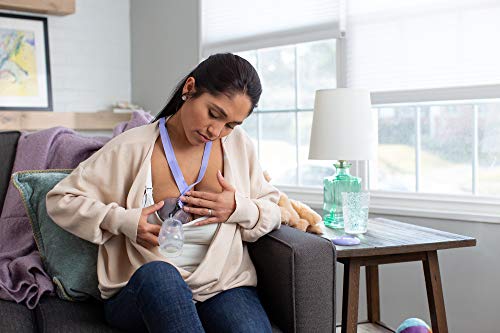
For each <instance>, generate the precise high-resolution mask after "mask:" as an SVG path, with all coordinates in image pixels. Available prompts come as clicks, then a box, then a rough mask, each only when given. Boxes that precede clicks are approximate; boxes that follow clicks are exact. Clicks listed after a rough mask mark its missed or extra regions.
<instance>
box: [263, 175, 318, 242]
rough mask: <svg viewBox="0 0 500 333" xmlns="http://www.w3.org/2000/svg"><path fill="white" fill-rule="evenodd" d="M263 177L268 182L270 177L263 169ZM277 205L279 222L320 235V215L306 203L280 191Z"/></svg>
mask: <svg viewBox="0 0 500 333" xmlns="http://www.w3.org/2000/svg"><path fill="white" fill-rule="evenodd" d="M264 178H265V179H266V180H267V181H268V182H269V181H270V180H271V177H270V176H269V174H268V172H267V171H264ZM278 206H279V207H280V210H281V223H282V224H286V225H289V226H291V227H293V228H297V229H299V230H302V231H306V232H310V233H313V234H318V235H321V234H322V233H323V232H322V231H321V226H320V224H321V221H322V218H321V216H320V215H319V214H318V213H316V212H315V211H314V210H312V209H311V207H309V206H307V205H306V204H304V203H302V202H300V201H297V200H293V199H289V198H288V196H287V195H286V194H285V193H283V192H280V199H279V201H278Z"/></svg>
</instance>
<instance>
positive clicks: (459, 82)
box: [345, 0, 500, 104]
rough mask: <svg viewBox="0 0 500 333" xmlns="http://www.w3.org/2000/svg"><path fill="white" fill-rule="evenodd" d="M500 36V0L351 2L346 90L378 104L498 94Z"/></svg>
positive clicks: (380, 0)
mask: <svg viewBox="0 0 500 333" xmlns="http://www.w3.org/2000/svg"><path fill="white" fill-rule="evenodd" d="M499 33H500V1H498V0H495V1H492V0H489V1H485V0H414V1H401V0H370V1H366V0H349V1H348V2H347V28H346V39H345V41H346V67H347V68H346V83H347V86H348V87H362V88H367V89H369V90H371V91H372V92H375V93H374V94H372V95H373V96H372V99H373V100H372V102H373V103H374V104H382V103H398V102H423V101H428V100H433V101H437V100H456V99H467V98H497V97H500V42H499V38H498V34H499ZM435 88H440V89H437V90H436V89H435Z"/></svg>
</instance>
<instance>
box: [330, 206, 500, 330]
mask: <svg viewBox="0 0 500 333" xmlns="http://www.w3.org/2000/svg"><path fill="white" fill-rule="evenodd" d="M385 217H386V218H390V219H395V220H399V221H403V222H408V223H414V224H417V225H421V226H424V227H429V228H434V229H439V230H444V231H448V232H452V233H457V234H462V235H466V236H470V237H474V238H476V239H477V246H476V247H468V248H460V249H448V250H440V251H438V258H439V264H440V271H441V280H442V284H443V293H444V301H445V307H446V314H447V318H448V329H449V332H453V333H471V332H474V333H496V332H499V328H498V320H499V311H500V287H499V282H498V281H500V265H499V264H498V262H499V259H500V243H499V241H498V239H499V235H500V225H498V224H491V223H479V222H465V221H451V220H441V219H424V218H412V217H404V216H385ZM337 268H338V270H337V322H340V320H341V318H342V317H341V313H342V311H341V310H342V276H343V265H342V264H338V265H337ZM379 271H380V273H379V274H380V299H381V317H382V321H383V322H385V323H386V324H388V325H389V326H390V327H392V328H394V329H395V328H396V327H397V326H398V325H399V324H400V323H401V321H403V320H404V319H406V318H410V317H418V318H421V319H423V320H425V321H426V322H427V323H429V324H430V317H429V310H428V305H427V295H426V289H425V280H424V274H423V268H422V264H421V263H418V262H412V263H399V264H389V265H381V266H380V267H379ZM364 274H365V272H364V269H362V271H361V281H360V286H361V288H360V315H359V319H360V320H366V318H367V317H366V289H365V275H364Z"/></svg>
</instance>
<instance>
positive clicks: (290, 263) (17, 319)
mask: <svg viewBox="0 0 500 333" xmlns="http://www.w3.org/2000/svg"><path fill="white" fill-rule="evenodd" d="M19 135H20V133H19V132H16V131H10V132H0V159H1V161H2V162H1V164H0V209H1V208H2V206H3V202H4V199H5V194H6V191H7V186H8V183H9V179H10V175H11V171H12V165H13V162H14V159H15V153H16V146H17V140H18V139H19ZM0 212H1V211H0ZM0 248H1V247H0ZM249 251H250V255H251V257H252V260H253V262H254V264H255V267H256V269H257V274H258V290H259V294H260V296H261V299H262V303H263V305H264V307H265V309H266V311H267V313H268V315H269V317H270V319H271V322H272V325H273V331H274V332H334V331H335V259H336V258H335V248H334V246H333V245H332V243H331V242H330V241H328V240H326V239H324V238H321V237H318V236H315V235H311V234H307V233H304V232H302V231H298V230H296V229H293V228H290V227H288V226H282V227H281V228H280V229H279V230H275V231H273V232H271V233H270V234H268V235H266V236H264V237H262V238H260V239H259V240H258V241H257V242H255V243H249ZM0 332H3V333H8V332H16V333H22V332H50V333H53V332H65V333H66V332H95V333H97V332H118V331H117V330H115V329H113V328H111V327H110V326H108V325H107V324H106V323H105V320H104V312H103V306H102V303H101V302H98V301H88V302H68V301H64V300H61V299H59V298H57V297H55V296H44V297H42V299H41V301H40V303H39V304H38V306H37V307H36V308H35V309H34V310H29V309H28V308H27V307H26V306H25V305H22V304H16V303H14V302H11V301H5V300H0Z"/></svg>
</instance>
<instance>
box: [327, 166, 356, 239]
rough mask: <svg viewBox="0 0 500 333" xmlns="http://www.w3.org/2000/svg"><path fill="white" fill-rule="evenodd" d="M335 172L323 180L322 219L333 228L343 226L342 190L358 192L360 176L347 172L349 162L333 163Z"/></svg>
mask: <svg viewBox="0 0 500 333" xmlns="http://www.w3.org/2000/svg"><path fill="white" fill-rule="evenodd" d="M334 166H335V174H334V175H333V176H330V177H326V178H325V179H324V180H323V221H325V226H327V227H329V228H333V229H342V228H344V216H343V214H342V194H341V193H342V192H360V191H361V178H358V177H354V176H352V175H350V174H349V167H350V166H351V164H349V163H346V161H339V163H335V164H334Z"/></svg>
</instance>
